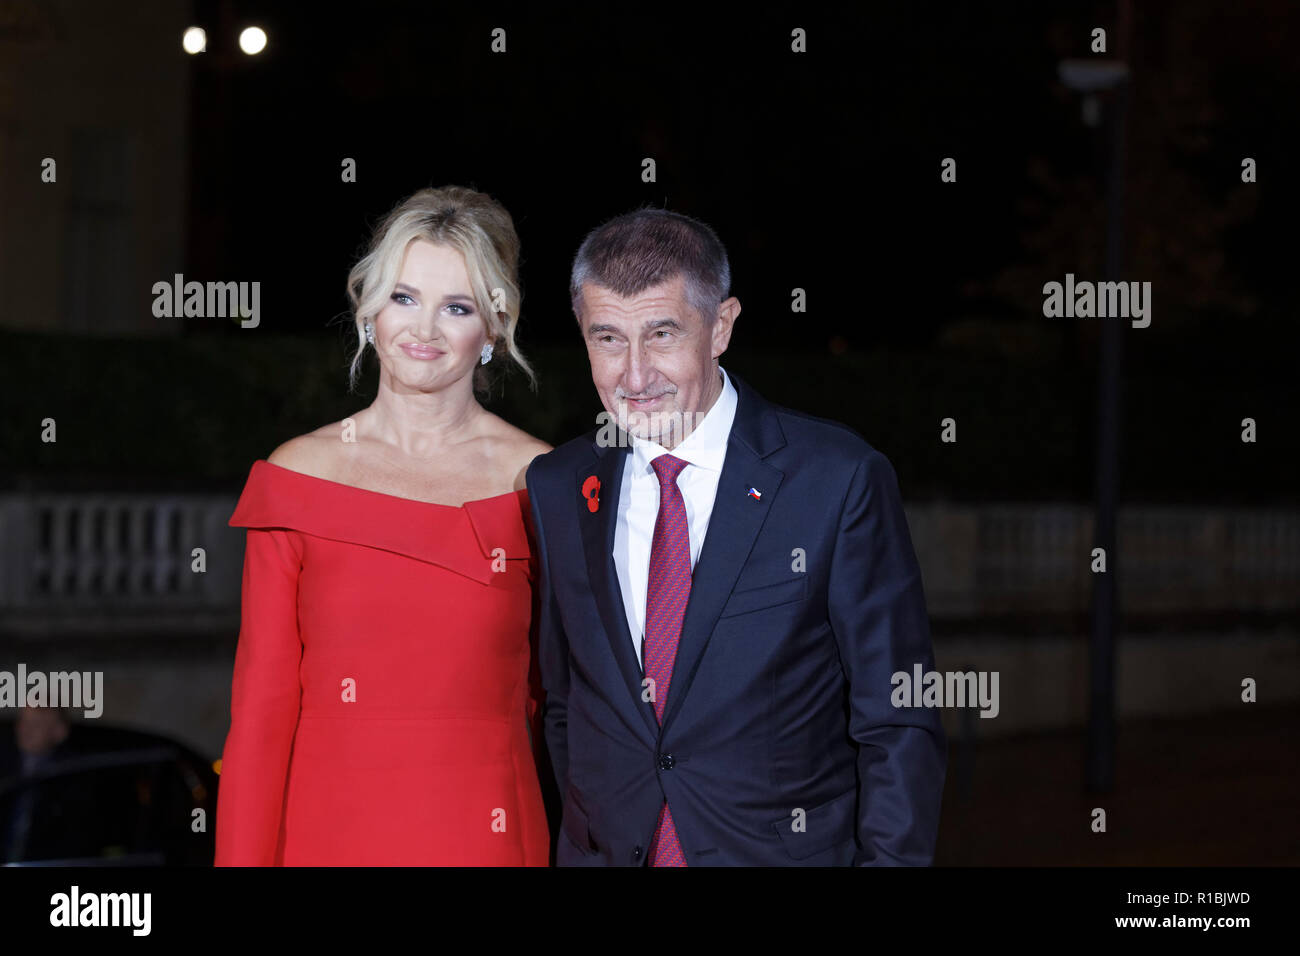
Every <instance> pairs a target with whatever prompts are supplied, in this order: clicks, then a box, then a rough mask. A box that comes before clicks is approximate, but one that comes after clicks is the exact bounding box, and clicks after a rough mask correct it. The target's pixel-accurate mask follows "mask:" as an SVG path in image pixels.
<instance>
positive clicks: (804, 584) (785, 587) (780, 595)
mask: <svg viewBox="0 0 1300 956" xmlns="http://www.w3.org/2000/svg"><path fill="white" fill-rule="evenodd" d="M807 596H808V577H807V575H803V574H801V575H799V577H797V578H795V579H794V580H792V581H782V582H780V583H778V584H765V585H763V586H762V587H756V588H746V589H745V590H743V591H732V592H731V597H730V598H729V599H728V601H727V603H726V606H725V607H723V609H722V614H720V615H719V618H723V617H735V616H736V615H737V614H749V613H750V612H752V611H763V610H766V609H767V608H771V607H779V606H780V605H782V604H791V603H793V602H795V601H802V600H803V599H804V598H805V597H807Z"/></svg>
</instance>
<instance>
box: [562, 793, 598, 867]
mask: <svg viewBox="0 0 1300 956" xmlns="http://www.w3.org/2000/svg"><path fill="white" fill-rule="evenodd" d="M575 793H576V791H575V790H574V789H573V787H569V790H568V792H567V793H566V794H565V795H564V814H563V816H562V817H561V819H560V831H561V832H562V833H563V834H564V835H565V836H566V837H568V838H569V842H570V843H572V844H573V845H574V847H576V848H577V849H578V851H579V852H581V853H584V854H586V855H587V856H594V855H595V854H596V853H597V852H599V848H598V847H597V846H596V843H595V841H594V840H592V838H591V824H590V822H589V821H588V819H587V811H586V810H584V809H582V805H581V804H579V803H578V801H577V799H576V797H575Z"/></svg>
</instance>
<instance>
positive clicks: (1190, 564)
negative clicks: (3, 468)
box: [0, 494, 1300, 634]
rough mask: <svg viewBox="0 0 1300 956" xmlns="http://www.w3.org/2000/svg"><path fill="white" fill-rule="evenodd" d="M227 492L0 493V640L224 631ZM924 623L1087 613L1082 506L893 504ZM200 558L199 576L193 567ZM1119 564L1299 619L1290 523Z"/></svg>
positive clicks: (1086, 513)
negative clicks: (914, 567)
mask: <svg viewBox="0 0 1300 956" xmlns="http://www.w3.org/2000/svg"><path fill="white" fill-rule="evenodd" d="M234 505H235V501H234V499H232V498H230V497H228V496H202V495H136V494H8V495H0V634H4V633H19V634H44V633H51V634H57V633H63V632H87V633H92V634H97V633H105V634H148V633H159V632H177V633H183V632H185V631H193V630H213V629H218V630H222V629H231V628H237V627H238V611H239V582H240V577H241V571H242V561H243V559H242V549H243V535H244V532H243V530H242V529H239V528H230V527H228V526H227V521H228V520H229V517H230V515H231V512H232V511H233V509H234ZM907 517H908V524H909V526H910V528H911V533H912V541H913V545H914V547H915V549H916V552H917V557H918V560H919V562H920V564H921V569H922V574H923V577H924V580H925V589H926V598H927V606H928V608H929V611H930V614H931V616H932V617H934V618H936V619H945V618H946V619H966V620H972V619H979V618H981V617H983V616H985V615H1006V614H1013V615H1014V614H1040V613H1062V612H1065V613H1071V612H1080V611H1086V610H1087V608H1088V604H1089V601H1090V598H1091V589H1092V583H1093V575H1092V572H1091V570H1090V564H1091V551H1092V547H1093V540H1092V520H1093V518H1092V512H1091V510H1090V509H1089V508H1088V507H1086V506H1080V505H1069V504H1047V505H1001V504H999V505H952V504H945V503H940V502H929V503H915V504H913V505H911V506H909V507H908V508H907ZM196 548H202V549H203V551H204V554H203V560H204V562H205V564H206V570H204V571H202V572H199V571H196V570H195V562H196V560H197V558H196V556H195V554H194V549H196ZM1119 551H1120V553H1119V554H1118V555H1110V556H1108V564H1109V566H1110V567H1111V568H1116V567H1118V569H1119V572H1120V578H1119V580H1120V601H1121V608H1122V609H1123V611H1124V612H1125V613H1138V614H1159V613H1167V612H1168V613H1173V612H1189V611H1193V612H1195V611H1227V612H1232V611H1243V612H1244V611H1273V612H1276V611H1286V610H1294V609H1297V608H1300V512H1295V511H1283V510H1228V509H1213V508H1204V509H1194V508H1158V507H1147V506H1143V507H1131V508H1127V509H1124V510H1122V511H1121V513H1120V526H1119Z"/></svg>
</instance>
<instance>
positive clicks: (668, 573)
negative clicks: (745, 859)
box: [643, 455, 691, 866]
mask: <svg viewBox="0 0 1300 956" xmlns="http://www.w3.org/2000/svg"><path fill="white" fill-rule="evenodd" d="M687 464H688V463H687V462H684V461H682V460H681V459H680V458H674V457H673V456H672V455H660V456H659V457H658V458H656V459H655V460H654V461H652V462H650V467H651V468H653V469H654V470H655V474H657V475H658V476H659V516H658V517H657V518H656V519H655V533H654V539H653V541H652V542H651V545H650V586H649V588H648V590H647V593H646V610H645V661H644V662H643V663H644V665H645V675H646V677H649V678H650V679H651V680H652V681H653V682H654V683H653V684H651V685H650V686H651V687H652V688H653V694H654V707H655V717H656V718H658V720H659V721H660V722H661V723H662V722H663V719H664V704H665V703H667V701H668V688H669V685H670V684H671V683H672V679H673V661H674V660H675V659H676V657H677V642H678V640H680V638H681V636H682V618H683V617H684V616H685V614H686V600H687V598H689V597H690V596H691V536H690V530H689V528H688V527H687V524H686V502H685V501H684V500H683V499H682V492H681V489H680V488H678V487H677V476H678V475H679V474H681V471H682V469H683V468H685V467H686V465H687ZM646 862H648V863H649V864H650V865H651V866H685V865H686V857H685V855H684V854H683V853H682V845H681V843H679V842H678V840H677V828H676V827H675V826H674V825H673V815H672V813H671V812H670V811H669V809H668V803H667V801H665V802H664V805H663V807H661V808H660V810H659V823H658V825H657V826H656V827H655V835H654V839H653V840H651V841H650V853H649V856H648V858H647V861H646Z"/></svg>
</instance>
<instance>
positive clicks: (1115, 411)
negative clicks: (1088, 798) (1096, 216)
mask: <svg viewBox="0 0 1300 956" xmlns="http://www.w3.org/2000/svg"><path fill="white" fill-rule="evenodd" d="M1130 23H1131V18H1130V10H1129V4H1128V0H1120V29H1119V35H1118V37H1117V39H1118V41H1119V46H1118V49H1117V52H1118V53H1119V55H1120V56H1121V57H1122V56H1124V55H1125V54H1126V53H1127V49H1128V34H1129V29H1130V26H1129V25H1130ZM1059 75H1060V79H1061V82H1063V83H1064V84H1065V85H1066V86H1067V87H1069V88H1070V89H1073V90H1075V91H1076V92H1079V93H1081V94H1083V97H1084V100H1083V117H1084V122H1085V123H1087V124H1088V125H1090V126H1095V125H1097V122H1098V120H1099V116H1100V113H1101V95H1102V94H1103V93H1104V94H1107V98H1108V100H1109V106H1110V108H1109V110H1107V111H1106V114H1107V116H1106V119H1107V133H1108V137H1109V145H1110V150H1109V152H1108V156H1107V164H1106V253H1105V265H1104V272H1105V279H1106V281H1109V282H1119V281H1120V263H1121V260H1122V256H1123V238H1124V155H1125V146H1126V144H1125V122H1126V119H1127V114H1128V95H1129V69H1128V65H1127V63H1125V62H1124V60H1123V59H1120V60H1109V61H1107V60H1065V61H1063V62H1062V63H1061V64H1060V68H1059ZM1123 334H1124V325H1123V323H1122V322H1121V321H1120V320H1119V317H1116V316H1112V317H1111V318H1110V320H1109V321H1103V322H1102V323H1101V329H1100V352H1099V356H1098V365H1097V460H1096V472H1095V481H1096V521H1095V525H1094V543H1093V546H1094V547H1099V548H1103V549H1105V554H1106V570H1105V571H1104V572H1102V573H1098V574H1094V575H1093V582H1092V584H1093V588H1092V614H1091V633H1090V637H1089V642H1088V730H1087V744H1086V749H1085V760H1084V764H1085V767H1084V781H1085V786H1086V788H1087V789H1088V790H1090V791H1097V792H1105V791H1109V790H1110V789H1111V787H1112V786H1113V785H1114V781H1115V631H1116V624H1117V622H1118V620H1119V610H1118V600H1117V594H1118V590H1119V587H1118V583H1119V582H1118V578H1119V570H1120V565H1121V561H1120V560H1119V552H1118V548H1117V547H1116V537H1117V536H1116V516H1117V511H1118V502H1119V470H1120V469H1119V448H1120V407H1121V397H1122V396H1121V385H1122V363H1123V346H1124V338H1123Z"/></svg>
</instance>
